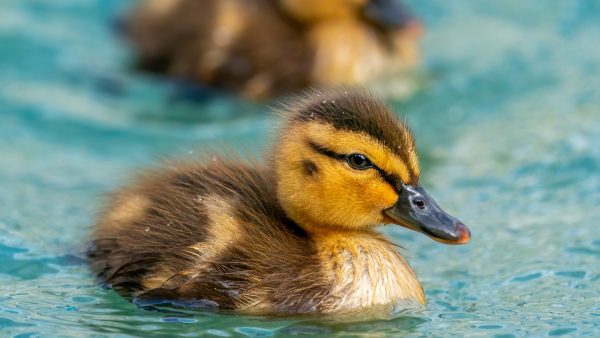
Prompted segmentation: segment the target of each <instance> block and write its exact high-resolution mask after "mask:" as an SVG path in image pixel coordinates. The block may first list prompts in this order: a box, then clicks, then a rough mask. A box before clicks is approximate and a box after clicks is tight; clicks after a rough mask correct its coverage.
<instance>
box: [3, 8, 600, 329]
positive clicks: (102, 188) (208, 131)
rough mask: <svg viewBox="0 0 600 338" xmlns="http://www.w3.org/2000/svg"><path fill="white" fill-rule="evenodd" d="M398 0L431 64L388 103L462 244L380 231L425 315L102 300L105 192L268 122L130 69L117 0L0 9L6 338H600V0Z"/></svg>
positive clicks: (263, 136)
mask: <svg viewBox="0 0 600 338" xmlns="http://www.w3.org/2000/svg"><path fill="white" fill-rule="evenodd" d="M408 3H409V4H410V5H411V6H412V8H413V9H414V10H415V12H416V13H417V14H418V15H419V16H420V17H421V18H423V20H424V21H425V24H426V28H427V33H426V36H425V37H424V41H423V49H424V54H425V56H426V57H425V63H424V65H423V67H422V69H421V70H420V71H419V72H418V74H416V75H415V81H417V82H418V83H419V87H420V89H419V90H418V91H417V93H416V94H415V95H413V96H412V97H411V98H410V99H408V100H404V101H401V100H392V101H391V104H392V105H393V106H394V107H395V108H396V109H397V110H398V111H399V112H401V114H402V115H403V116H405V117H406V119H407V120H408V122H409V123H410V125H411V126H412V128H413V129H414V132H415V134H416V137H417V144H418V148H419V150H420V153H421V157H422V167H423V169H424V172H423V182H424V185H425V186H426V187H427V188H428V189H429V190H430V193H431V194H432V195H433V196H435V198H436V199H437V200H438V201H439V202H440V203H441V204H442V205H443V206H445V208H446V209H447V210H449V211H451V212H452V213H453V214H455V215H457V216H459V217H460V218H461V219H462V220H463V221H464V222H465V223H467V224H468V225H469V226H470V227H471V229H472V232H473V240H472V242H471V243H470V245H468V246H462V247H449V246H443V245H439V244H437V243H435V242H433V241H431V240H430V239H429V238H426V237H425V236H422V235H418V234H415V233H412V232H409V231H405V230H402V229H399V228H392V227H389V228H386V230H385V231H386V232H387V233H388V234H389V235H390V236H392V237H393V238H394V239H395V242H397V243H399V244H401V245H403V246H405V247H406V248H407V256H408V258H409V260H410V262H411V264H412V265H413V266H414V268H415V269H416V271H417V274H418V275H419V276H420V279H421V281H422V283H423V286H424V288H425V290H426V293H427V296H428V300H429V306H428V309H427V310H425V311H423V312H418V313H412V314H407V315H404V316H398V317H396V318H393V319H390V320H381V321H371V322H354V323H347V322H345V323H344V322H334V321H331V320H327V319H316V318H264V317H249V316H233V315H227V314H219V313H202V312H201V313H188V312H185V313H184V312H181V311H178V312H175V311H168V310H167V311H148V310H143V309H138V308H136V307H135V306H134V305H132V304H130V303H128V302H127V301H125V300H123V299H121V298H120V297H118V296H117V295H116V294H114V293H113V292H112V291H109V290H103V289H101V288H100V287H98V285H97V284H96V283H95V281H94V279H93V277H92V276H91V275H90V273H89V272H88V270H87V267H86V265H85V264H84V263H83V261H82V260H81V259H80V258H78V253H79V252H80V250H81V248H82V246H83V244H84V242H85V239H86V236H87V234H88V232H89V229H90V226H91V225H92V224H93V222H94V214H95V212H96V211H97V210H98V208H99V207H100V205H101V203H100V201H101V199H100V197H101V196H102V193H105V192H107V191H110V190H112V189H114V188H115V187H117V186H119V185H120V184H122V183H123V182H124V181H125V180H126V178H127V174H128V173H130V172H131V171H132V170H133V169H135V168H139V167H142V166H144V165H148V164H150V163H153V162H154V161H155V160H156V159H157V158H160V157H161V156H176V155H178V156H181V157H186V156H189V157H193V156H195V154H196V153H198V152H202V151H203V149H204V148H206V146H207V145H208V144H221V145H229V146H231V147H232V148H234V149H239V148H243V149H245V150H247V151H250V152H254V153H260V152H261V149H263V148H264V146H265V144H266V143H267V141H268V133H267V132H266V131H268V130H269V129H270V128H271V126H272V122H273V121H272V118H271V117H270V115H268V114H267V113H266V112H267V111H268V108H266V107H265V106H264V105H262V104H252V103H248V102H244V101H242V100H239V99H235V98H232V97H227V96H223V95H221V96H216V97H212V98H206V99H205V98H203V97H202V95H200V98H199V97H198V95H191V96H194V97H195V99H193V100H191V99H189V97H191V96H190V95H188V93H186V91H185V90H181V88H180V87H181V86H180V85H179V84H176V83H173V82H167V81H164V80H161V79H157V78H153V77H150V76H146V75H143V74H136V73H132V72H130V71H129V70H128V69H127V63H128V62H129V60H130V57H131V55H130V54H129V52H128V50H127V48H126V47H125V46H124V45H123V43H122V42H121V41H119V39H118V38H117V37H116V36H115V35H114V34H113V32H112V31H111V21H112V20H113V19H114V18H115V17H116V16H118V15H119V14H120V13H122V10H123V9H124V8H126V7H127V6H128V5H129V3H128V2H125V1H121V0H61V1H53V0H3V1H2V2H0V336H2V337H9V336H15V337H38V336H61V337H82V336H114V337H128V336H147V337H151V336H166V335H170V336H186V337H194V336H211V335H212V336H249V337H268V336H278V335H286V334H311V335H320V336H336V335H337V336H344V337H347V336H356V337H359V336H370V337H372V336H386V335H403V336H438V337H442V336H486V337H488V336H495V337H516V336H561V335H565V336H586V335H587V336H592V337H597V336H600V231H599V230H598V229H600V228H599V226H600V224H599V221H598V220H600V92H599V91H598V88H600V46H599V43H598V42H599V41H600V24H599V23H600V2H597V1H593V0H589V1H576V0H568V1H567V0H563V1H519V0H507V1H494V2H489V1H486V2H483V1H444V0H428V1H416V0H413V1H409V2H408ZM178 88H179V89H178ZM387 89H388V90H390V89H391V91H393V87H388V88H387ZM398 90H400V89H398ZM196 94H197V93H196ZM242 145H243V146H242Z"/></svg>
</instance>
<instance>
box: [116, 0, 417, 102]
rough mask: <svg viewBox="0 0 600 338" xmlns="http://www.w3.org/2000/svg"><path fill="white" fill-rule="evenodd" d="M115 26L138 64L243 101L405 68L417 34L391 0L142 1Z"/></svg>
mask: <svg viewBox="0 0 600 338" xmlns="http://www.w3.org/2000/svg"><path fill="white" fill-rule="evenodd" d="M123 28H124V30H125V34H126V36H127V37H128V40H129V41H131V43H132V45H133V47H134V49H135V51H136V53H137V57H138V64H139V66H140V67H141V68H142V69H145V70H149V71H153V72H158V73H166V74H169V75H172V76H175V77H178V78H185V79H192V80H194V81H197V82H198V83H201V84H204V85H210V86H214V87H218V88H223V89H227V90H230V91H233V92H238V93H241V94H242V95H244V96H246V97H249V98H265V97H270V96H275V95H281V94H286V93H291V92H294V91H296V90H298V89H301V88H305V87H309V86H330V85H336V84H358V83H363V84H364V83H367V82H370V81H372V80H374V79H376V78H378V77H379V76H380V75H383V74H384V73H385V74H388V75H389V74H390V73H394V72H400V71H402V70H405V69H408V68H412V67H414V65H415V64H417V63H418V61H419V58H420V57H419V48H418V39H419V36H420V35H421V31H422V26H421V24H420V23H419V21H418V20H416V19H415V18H414V16H412V15H411V13H410V12H409V10H408V9H407V8H406V7H405V6H404V5H402V4H401V3H400V2H399V1H395V0H328V1H321V0H147V1H142V2H140V5H139V6H137V7H136V8H135V9H134V10H133V11H132V13H131V14H130V15H129V17H128V19H126V21H125V24H124V25H123Z"/></svg>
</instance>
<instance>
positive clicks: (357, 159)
mask: <svg viewBox="0 0 600 338" xmlns="http://www.w3.org/2000/svg"><path fill="white" fill-rule="evenodd" d="M346 162H348V164H349V165H350V166H351V167H352V168H354V169H358V170H364V169H369V168H372V167H373V163H371V161H369V159H368V158H367V157H366V156H365V155H363V154H350V155H348V156H346Z"/></svg>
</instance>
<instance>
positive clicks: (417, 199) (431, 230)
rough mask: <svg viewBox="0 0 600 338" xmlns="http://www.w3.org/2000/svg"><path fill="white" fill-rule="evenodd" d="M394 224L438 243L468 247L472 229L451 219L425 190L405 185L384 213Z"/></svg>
mask: <svg viewBox="0 0 600 338" xmlns="http://www.w3.org/2000/svg"><path fill="white" fill-rule="evenodd" d="M385 214H386V215H387V216H388V217H390V218H391V219H392V220H393V221H394V223H396V224H398V225H401V226H403V227H406V228H409V229H411V230H414V231H418V232H421V233H424V234H426V235H427V236H429V237H431V238H433V239H435V240H436V241H438V242H442V243H446V244H465V243H467V242H469V239H470V238H471V232H470V231H469V229H468V228H467V227H466V226H465V225H464V224H463V223H462V222H460V221H459V220H457V219H456V218H454V217H452V216H450V215H449V214H448V213H446V212H445V211H444V210H442V208H440V206H439V205H438V204H437V203H436V202H435V200H434V199H433V198H431V197H430V196H429V195H428V194H427V193H426V192H425V189H423V188H422V187H419V186H418V187H414V186H411V185H402V190H401V191H400V195H399V197H398V201H397V202H396V204H395V205H394V206H393V207H391V208H389V209H386V210H385Z"/></svg>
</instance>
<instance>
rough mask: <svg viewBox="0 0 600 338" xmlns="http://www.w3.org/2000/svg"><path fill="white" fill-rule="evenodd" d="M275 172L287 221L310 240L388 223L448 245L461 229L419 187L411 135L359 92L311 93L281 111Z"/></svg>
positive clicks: (462, 234)
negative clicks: (314, 235)
mask: <svg viewBox="0 0 600 338" xmlns="http://www.w3.org/2000/svg"><path fill="white" fill-rule="evenodd" d="M284 114H285V115H284V117H285V118H284V126H283V127H282V131H281V135H280V138H279V142H278V143H277V144H276V147H275V157H274V164H273V166H274V169H275V174H276V175H275V176H276V182H274V183H275V184H276V186H277V196H278V199H279V201H280V203H281V206H282V207H283V209H284V210H285V212H286V214H287V215H288V216H289V217H290V218H291V219H292V220H294V221H295V222H296V223H298V224H299V225H300V226H301V227H303V228H304V229H305V230H306V231H308V232H309V233H314V232H329V231H369V230H370V229H371V228H372V227H374V226H376V225H378V224H382V223H395V224H398V225H401V226H404V227H407V228H409V229H412V230H415V231H418V232H422V233H424V234H426V235H428V236H430V237H432V238H433V239H435V240H438V241H440V242H444V243H449V244H463V243H466V242H468V241H469V238H470V232H469V230H468V229H467V227H466V226H465V225H464V224H463V223H461V222H460V221H458V220H457V219H456V218H454V217H452V216H450V215H449V214H447V213H446V212H445V211H443V210H442V209H441V208H440V207H439V206H438V204H437V203H436V202H435V201H434V200H433V199H432V198H431V197H430V196H429V195H428V194H427V193H426V192H425V190H424V189H423V187H421V185H420V184H419V174H420V169H419V161H418V157H417V153H416V149H415V144H414V140H413V136H412V134H411V132H410V130H409V129H408V127H407V126H406V125H405V124H404V123H403V122H401V121H400V120H399V119H398V118H397V117H396V116H395V115H394V114H393V113H392V112H391V111H390V110H389V109H388V108H387V107H386V106H385V105H384V104H382V103H381V102H380V101H379V100H378V99H376V98H375V97H374V96H373V95H372V94H370V93H368V92H365V91H363V90H360V89H339V90H333V91H325V92H320V91H311V92H309V93H308V94H307V95H305V96H304V97H302V98H299V99H297V100H295V101H294V102H293V103H291V104H290V105H288V106H286V108H285V113H284Z"/></svg>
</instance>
